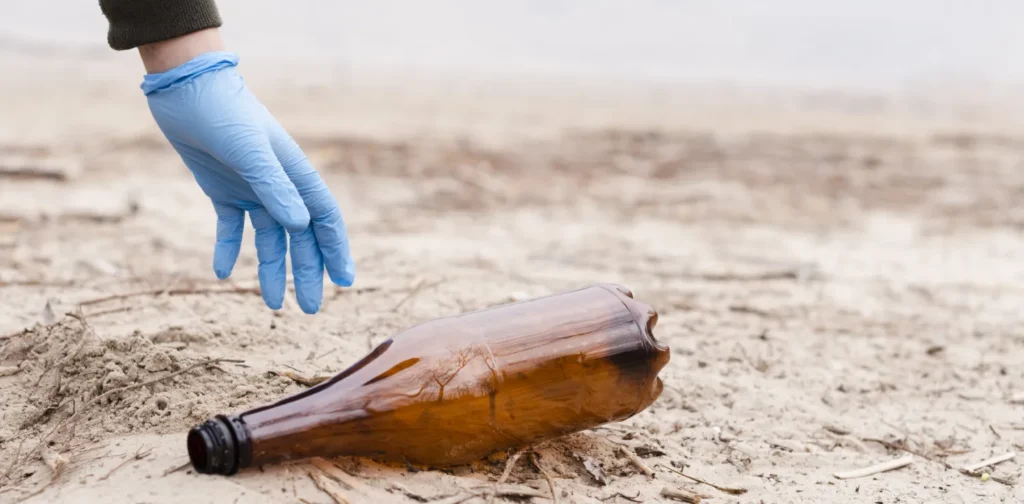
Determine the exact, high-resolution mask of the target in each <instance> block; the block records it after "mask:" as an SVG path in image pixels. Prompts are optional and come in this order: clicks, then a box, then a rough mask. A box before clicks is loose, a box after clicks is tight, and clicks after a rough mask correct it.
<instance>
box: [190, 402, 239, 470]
mask: <svg viewBox="0 0 1024 504" xmlns="http://www.w3.org/2000/svg"><path fill="white" fill-rule="evenodd" d="M248 439H249V436H248V435H247V431H246V428H245V426H244V425H243V424H242V423H241V421H239V420H237V419H236V418H231V419H229V418H227V417H225V416H223V415H219V416H217V417H214V418H212V419H210V420H207V421H206V422H204V423H202V424H200V425H197V426H195V427H193V428H192V429H191V430H189V433H188V438H187V439H186V441H185V445H186V447H187V448H188V458H189V461H191V462H192V468H193V469H195V471H196V472H197V473H200V474H221V475H225V476H230V475H232V474H235V473H237V472H238V470H239V469H241V468H242V467H245V466H246V465H248V460H249V456H248V455H249V451H250V450H251V446H250V445H249V442H248Z"/></svg>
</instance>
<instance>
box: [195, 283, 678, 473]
mask: <svg viewBox="0 0 1024 504" xmlns="http://www.w3.org/2000/svg"><path fill="white" fill-rule="evenodd" d="M657 320H658V315H657V313H655V311H654V310H653V309H652V308H651V307H650V306H648V305H646V304H644V303H641V302H638V301H635V300H633V295H632V293H631V292H630V291H629V290H627V289H625V288H623V287H620V286H618V285H606V284H602V285H594V286H591V287H587V288H583V289H579V290H575V291H571V292H566V293H562V294H556V295H552V296H546V297H541V298H537V299H531V300H526V301H521V302H517V303H512V304H507V305H502V306H497V307H493V308H489V309H485V310H480V311H476V312H472V313H467V314H463V315H458V316H452V317H447V318H441V319H437V320H433V321H430V322H426V323H423V324H420V325H417V326H413V327H411V328H409V329H407V330H405V331H403V332H401V333H399V334H398V335H396V336H394V337H393V338H391V339H389V340H387V341H385V342H384V343H382V344H381V345H380V346H378V347H377V348H376V349H374V350H373V351H372V352H371V353H370V354H368V355H367V356H366V357H364V358H363V359H362V360H360V361H359V362H356V363H355V364H353V365H352V366H351V367H349V368H348V369H346V370H344V371H343V372H341V373H339V374H338V375H336V376H334V377H332V378H331V379H330V380H328V381H326V382H324V383H321V384H320V385H317V386H315V387H312V388H310V389H308V390H305V391H303V392H301V393H298V394H296V395H293V396H291V397H288V398H285V399H283V400H281V401H279V402H276V403H273V404H269V405H265V406H261V407H257V408H254V409H251V410H249V411H245V412H242V413H239V414H236V415H230V416H227V415H218V416H217V417H215V418H214V419H212V420H210V421H207V422H205V423H203V424H201V425H199V426H196V427H194V428H193V429H192V430H191V431H190V432H189V434H188V439H187V446H188V452H189V458H190V459H191V461H192V465H193V467H194V468H195V469H196V471H197V472H200V473H216V474H234V473H235V472H237V471H238V470H239V469H242V468H245V467H248V466H253V465H259V464H265V463H273V462H278V461H282V460H287V459H297V458H306V457H313V456H324V457H330V456H340V455H346V456H363V457H370V458H374V459H378V460H388V461H405V462H410V463H414V464H423V465H431V466H446V465H453V464H463V463H468V462H471V461H473V460H476V459H479V458H482V457H485V456H487V455H489V454H491V453H493V452H495V451H498V450H504V449H507V448H511V447H514V446H523V445H528V444H531V443H536V442H539V441H542V440H545V439H550V438H553V437H557V436H561V435H565V434H569V433H572V432H577V431H581V430H585V429H588V428H592V427H595V426H598V425H600V424H603V423H607V422H614V421H620V420H624V419H626V418H629V417H631V416H633V415H635V414H636V413H638V412H639V411H641V410H643V409H644V408H646V407H647V406H649V405H650V404H651V403H652V402H654V400H655V399H656V398H657V397H658V396H659V395H660V394H661V390H662V383H661V379H660V378H658V376H657V375H658V372H659V371H660V370H661V369H662V367H664V366H665V364H666V363H668V361H669V354H670V352H669V349H668V347H666V346H665V345H663V344H661V343H660V342H658V341H657V340H655V339H654V337H653V335H652V334H651V330H652V329H653V327H654V325H655V323H656V322H657Z"/></svg>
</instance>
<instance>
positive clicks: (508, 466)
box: [490, 448, 525, 504]
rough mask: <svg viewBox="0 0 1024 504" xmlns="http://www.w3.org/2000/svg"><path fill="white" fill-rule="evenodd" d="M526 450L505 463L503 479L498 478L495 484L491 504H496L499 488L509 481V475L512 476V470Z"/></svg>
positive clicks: (513, 455)
mask: <svg viewBox="0 0 1024 504" xmlns="http://www.w3.org/2000/svg"><path fill="white" fill-rule="evenodd" d="M524 450H525V448H520V449H519V450H516V452H515V453H513V454H512V456H510V457H509V458H508V460H507V461H505V470H504V471H502V472H501V477H500V478H498V482H497V483H495V484H494V492H493V493H492V494H491V501H490V504H494V499H495V498H497V497H498V487H499V486H501V485H502V484H503V483H505V480H507V479H508V477H509V475H510V474H512V468H514V467H515V466H516V462H517V461H518V460H519V457H520V456H522V454H523V451H524Z"/></svg>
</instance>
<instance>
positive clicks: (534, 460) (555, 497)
mask: <svg viewBox="0 0 1024 504" xmlns="http://www.w3.org/2000/svg"><path fill="white" fill-rule="evenodd" d="M530 463H531V464H533V467H536V468H537V470H538V471H540V473H541V474H543V475H544V479H546V480H548V489H549V490H551V502H553V503H554V504H558V495H556V494H555V481H554V480H553V479H551V474H549V473H548V472H547V470H545V469H544V468H543V467H541V465H540V460H538V458H537V453H536V452H530Z"/></svg>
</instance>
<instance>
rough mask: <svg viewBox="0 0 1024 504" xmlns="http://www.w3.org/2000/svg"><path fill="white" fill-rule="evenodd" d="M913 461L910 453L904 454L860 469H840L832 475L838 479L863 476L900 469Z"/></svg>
mask: <svg viewBox="0 0 1024 504" xmlns="http://www.w3.org/2000/svg"><path fill="white" fill-rule="evenodd" d="M913 462H914V457H913V456H912V455H906V456H904V457H901V458H898V459H894V460H889V461H886V462H882V463H879V464H875V465H872V466H868V467H864V468H861V469H853V470H850V471H840V472H837V473H833V474H832V475H833V476H835V477H836V478H838V479H853V478H863V477H865V476H871V475H872V474H878V473H881V472H886V471H892V470H895V469H900V468H902V467H906V466H908V465H910V464H911V463H913Z"/></svg>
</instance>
